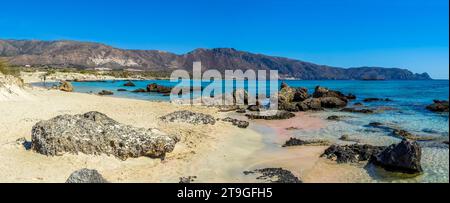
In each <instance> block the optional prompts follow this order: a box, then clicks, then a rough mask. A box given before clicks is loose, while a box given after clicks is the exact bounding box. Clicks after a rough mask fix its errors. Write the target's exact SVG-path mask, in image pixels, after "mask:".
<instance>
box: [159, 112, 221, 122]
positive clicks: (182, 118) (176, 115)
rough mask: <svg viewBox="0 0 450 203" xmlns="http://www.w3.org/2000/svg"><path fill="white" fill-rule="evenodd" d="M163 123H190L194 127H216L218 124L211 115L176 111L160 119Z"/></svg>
mask: <svg viewBox="0 0 450 203" xmlns="http://www.w3.org/2000/svg"><path fill="white" fill-rule="evenodd" d="M160 119H161V120H163V121H166V122H182V123H189V124H194V125H199V124H204V125H207V124H210V125H214V124H216V119H214V117H212V116H211V115H207V114H203V113H194V112H191V111H176V112H173V113H170V114H167V115H165V116H163V117H161V118H160Z"/></svg>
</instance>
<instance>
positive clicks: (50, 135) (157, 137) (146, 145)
mask: <svg viewBox="0 0 450 203" xmlns="http://www.w3.org/2000/svg"><path fill="white" fill-rule="evenodd" d="M31 137H32V140H31V142H32V149H33V150H34V151H36V152H38V153H40V154H43V155H47V156H57V155H62V154H64V153H71V154H78V153H84V154H93V155H100V154H106V155H113V156H115V157H117V158H119V159H122V160H125V159H128V158H136V157H140V156H149V157H160V158H164V156H165V154H166V153H168V152H172V151H173V149H174V148H175V144H176V143H177V141H178V138H176V137H174V136H169V135H167V134H165V133H162V132H160V131H159V130H157V129H151V130H147V129H144V128H136V127H132V126H129V125H124V124H120V123H118V122H117V121H115V120H113V119H111V118H109V117H108V116H106V115H105V114H102V113H99V112H88V113H85V114H78V115H60V116H57V117H55V118H52V119H50V120H47V121H41V122H38V123H37V124H36V125H34V126H33V129H32V134H31Z"/></svg>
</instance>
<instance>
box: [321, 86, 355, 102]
mask: <svg viewBox="0 0 450 203" xmlns="http://www.w3.org/2000/svg"><path fill="white" fill-rule="evenodd" d="M313 97H314V98H321V97H337V98H340V99H342V100H344V101H345V102H347V97H346V96H345V95H344V94H342V93H341V92H339V91H335V90H329V89H328V88H325V87H321V86H317V87H316V88H315V89H314V93H313Z"/></svg>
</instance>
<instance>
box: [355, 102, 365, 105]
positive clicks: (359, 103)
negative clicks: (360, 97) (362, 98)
mask: <svg viewBox="0 0 450 203" xmlns="http://www.w3.org/2000/svg"><path fill="white" fill-rule="evenodd" d="M362 105H363V104H362V103H361V102H356V103H354V104H353V106H362Z"/></svg>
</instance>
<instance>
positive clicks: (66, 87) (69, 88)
mask: <svg viewBox="0 0 450 203" xmlns="http://www.w3.org/2000/svg"><path fill="white" fill-rule="evenodd" d="M58 89H59V90H61V91H64V92H73V90H74V89H73V85H72V83H70V82H67V81H63V82H61V84H60V85H59V87H58Z"/></svg>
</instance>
